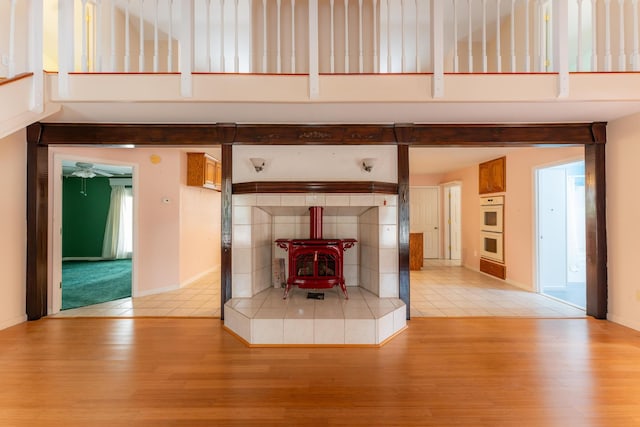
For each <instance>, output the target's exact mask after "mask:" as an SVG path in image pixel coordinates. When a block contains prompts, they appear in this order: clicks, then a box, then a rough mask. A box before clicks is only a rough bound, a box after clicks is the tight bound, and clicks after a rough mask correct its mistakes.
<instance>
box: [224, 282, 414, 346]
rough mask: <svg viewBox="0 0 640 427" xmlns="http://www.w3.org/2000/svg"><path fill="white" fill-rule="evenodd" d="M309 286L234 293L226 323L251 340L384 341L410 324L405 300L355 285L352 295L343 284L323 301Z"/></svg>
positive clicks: (313, 342)
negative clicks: (286, 292) (287, 290)
mask: <svg viewBox="0 0 640 427" xmlns="http://www.w3.org/2000/svg"><path fill="white" fill-rule="evenodd" d="M309 291H311V292H314V290H309V289H298V288H294V289H293V290H292V291H291V293H290V294H289V297H288V298H287V299H286V300H285V299H282V295H283V289H280V288H270V289H267V290H265V291H262V292H260V293H259V294H257V295H255V296H254V297H252V298H232V299H231V300H229V301H227V303H226V304H225V306H224V324H225V326H226V327H227V328H229V329H230V330H231V331H232V332H234V333H235V334H236V335H238V336H239V337H240V338H242V339H243V340H245V341H246V342H247V343H249V344H252V345H379V344H381V343H383V342H384V341H385V340H387V339H389V338H390V337H392V336H393V335H395V334H396V333H398V332H400V331H402V330H403V329H404V328H405V327H406V326H407V322H406V314H407V310H406V305H405V304H404V302H402V300H400V299H398V298H379V297H377V296H376V295H373V294H372V293H371V292H369V291H367V290H365V289H362V288H358V287H353V288H350V289H349V299H348V300H347V299H345V298H344V296H343V295H342V293H341V292H340V290H339V289H338V288H333V289H323V290H318V291H315V292H323V293H324V295H325V299H324V300H313V299H307V297H306V296H307V292H309Z"/></svg>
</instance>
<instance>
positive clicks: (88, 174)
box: [71, 169, 96, 178]
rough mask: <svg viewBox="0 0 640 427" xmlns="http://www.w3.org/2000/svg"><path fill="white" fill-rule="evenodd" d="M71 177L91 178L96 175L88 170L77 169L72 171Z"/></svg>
mask: <svg viewBox="0 0 640 427" xmlns="http://www.w3.org/2000/svg"><path fill="white" fill-rule="evenodd" d="M71 175H73V176H77V177H78V178H93V177H95V176H96V174H95V173H94V172H93V171H92V170H89V169H79V170H77V171H73V173H72V174H71Z"/></svg>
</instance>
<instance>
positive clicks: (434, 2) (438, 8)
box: [431, 0, 457, 98]
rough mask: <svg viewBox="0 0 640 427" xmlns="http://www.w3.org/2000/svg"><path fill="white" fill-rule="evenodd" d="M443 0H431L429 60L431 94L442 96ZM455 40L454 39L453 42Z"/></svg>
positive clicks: (434, 96) (436, 96)
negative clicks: (430, 56) (431, 74)
mask: <svg viewBox="0 0 640 427" xmlns="http://www.w3.org/2000/svg"><path fill="white" fill-rule="evenodd" d="M443 2H444V0H431V31H432V34H431V43H432V44H431V54H432V58H431V62H432V63H433V87H432V88H431V96H433V98H442V97H443V96H444V24H443V21H444V4H443ZM456 42H457V41H456V40H454V44H455V43H456Z"/></svg>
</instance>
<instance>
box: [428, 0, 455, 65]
mask: <svg viewBox="0 0 640 427" xmlns="http://www.w3.org/2000/svg"><path fill="white" fill-rule="evenodd" d="M432 7H433V6H432ZM431 13H432V14H433V11H432V12H431ZM432 20H433V18H432ZM431 27H432V28H433V24H431ZM434 65H435V63H434ZM459 67H460V58H459V56H458V2H457V0H453V72H454V73H457V72H459V71H460V68H459Z"/></svg>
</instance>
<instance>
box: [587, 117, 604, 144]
mask: <svg viewBox="0 0 640 427" xmlns="http://www.w3.org/2000/svg"><path fill="white" fill-rule="evenodd" d="M591 133H592V135H593V141H594V142H595V143H596V144H604V143H606V142H607V124H606V123H605V122H596V123H593V124H592V125H591Z"/></svg>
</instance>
